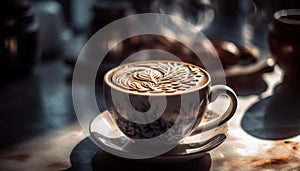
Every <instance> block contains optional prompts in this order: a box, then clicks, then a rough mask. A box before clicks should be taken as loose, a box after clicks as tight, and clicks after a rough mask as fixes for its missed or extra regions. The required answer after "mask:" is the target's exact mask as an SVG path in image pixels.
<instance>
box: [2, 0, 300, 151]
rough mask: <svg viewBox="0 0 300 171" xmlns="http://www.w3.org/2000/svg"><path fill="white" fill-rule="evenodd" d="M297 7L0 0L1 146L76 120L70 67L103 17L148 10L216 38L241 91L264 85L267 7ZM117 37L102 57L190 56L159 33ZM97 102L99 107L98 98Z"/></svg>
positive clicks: (271, 0) (229, 0)
mask: <svg viewBox="0 0 300 171" xmlns="http://www.w3.org/2000/svg"><path fill="white" fill-rule="evenodd" d="M299 7H300V1H299V0H226V1H225V0H52V1H50V0H47V1H46V0H31V1H29V0H1V2H0V76H1V79H0V113H1V115H0V117H1V119H0V134H1V135H2V137H3V138H1V140H0V148H4V147H5V146H8V145H11V144H14V143H18V142H20V141H24V140H26V139H29V138H30V137H34V136H35V135H39V134H43V133H45V132H53V131H57V130H59V129H60V128H63V127H65V126H66V125H68V124H70V123H73V122H76V115H75V112H74V109H73V104H72V96H71V82H70V81H71V79H72V70H73V67H74V65H75V63H76V59H77V56H78V54H79V52H80V50H81V48H82V47H83V45H84V43H85V42H86V41H87V40H88V39H89V38H90V37H91V36H92V35H93V34H94V33H95V32H96V31H98V30H99V29H101V28H102V27H104V26H105V25H107V24H109V23H110V22H113V21H115V20H117V19H119V18H122V17H125V16H128V15H134V14H139V13H148V12H155V13H164V14H170V15H175V16H179V17H182V18H184V19H186V20H187V21H189V22H191V23H192V24H194V25H196V26H197V27H198V28H199V30H201V31H203V32H204V33H205V35H206V36H207V37H208V38H209V39H210V40H211V42H212V43H213V45H214V46H215V48H216V51H217V53H218V55H219V57H220V59H221V61H222V64H223V67H224V68H225V70H226V79H227V83H228V84H229V85H230V86H231V87H232V88H233V89H234V90H235V91H236V92H237V93H238V95H241V96H248V95H253V94H260V93H262V92H263V91H264V90H266V87H267V85H266V84H265V82H264V81H263V80H262V77H261V75H262V74H263V73H265V72H272V70H273V67H274V62H273V63H272V62H270V60H269V58H270V57H271V55H270V53H269V49H268V44H267V32H268V25H269V24H270V22H271V21H272V15H273V13H274V12H275V11H276V10H278V9H283V8H299ZM122 44H123V45H122V46H121V45H119V46H120V47H121V50H120V47H119V50H116V51H114V50H112V52H110V53H109V54H108V55H107V56H106V58H105V59H106V62H107V63H108V64H107V65H109V64H111V63H115V64H117V63H118V62H120V61H121V60H122V59H123V58H124V57H126V56H129V55H130V54H133V53H135V52H137V51H140V50H142V49H149V48H157V49H161V50H165V51H168V52H171V53H173V54H175V55H177V56H180V57H182V59H183V60H185V57H186V58H188V59H187V61H189V62H193V58H192V57H189V55H190V54H191V52H190V50H189V49H187V48H186V47H183V46H181V45H180V43H179V42H174V41H170V40H169V39H166V38H165V37H163V36H152V37H147V36H138V37H133V38H130V39H128V40H126V41H124V42H123V43H122ZM115 48H116V49H118V47H115ZM104 67H105V66H104ZM105 69H106V70H107V69H109V68H105ZM105 69H104V70H105ZM253 82H256V84H255V85H253V84H249V83H253ZM99 105H100V108H101V109H104V108H105V105H104V104H103V102H101V99H100V102H99Z"/></svg>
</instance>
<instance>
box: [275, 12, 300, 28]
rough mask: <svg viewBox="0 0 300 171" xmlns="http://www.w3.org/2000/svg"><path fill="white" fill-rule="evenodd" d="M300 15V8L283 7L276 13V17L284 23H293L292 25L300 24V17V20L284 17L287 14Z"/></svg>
mask: <svg viewBox="0 0 300 171" xmlns="http://www.w3.org/2000/svg"><path fill="white" fill-rule="evenodd" d="M293 15H299V16H300V9H282V10H279V11H277V12H275V13H274V18H275V19H276V20H277V21H279V20H280V22H282V23H285V24H291V25H300V18H299V20H296V19H292V18H283V17H286V16H293Z"/></svg>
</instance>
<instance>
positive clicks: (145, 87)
mask: <svg viewBox="0 0 300 171" xmlns="http://www.w3.org/2000/svg"><path fill="white" fill-rule="evenodd" d="M207 80H208V79H207V75H205V73H204V72H203V71H202V70H201V69H200V68H199V67H197V66H194V65H190V64H186V63H183V62H176V61H145V62H138V63H131V64H126V65H123V66H120V67H118V68H117V69H116V70H115V71H114V72H113V73H112V76H111V81H112V83H113V84H114V85H116V86H118V87H120V88H122V89H125V90H129V91H135V92H139V93H143V92H145V93H146V92H147V93H174V92H180V91H186V90H188V89H193V88H196V87H199V86H201V85H204V84H205V83H206V82H207Z"/></svg>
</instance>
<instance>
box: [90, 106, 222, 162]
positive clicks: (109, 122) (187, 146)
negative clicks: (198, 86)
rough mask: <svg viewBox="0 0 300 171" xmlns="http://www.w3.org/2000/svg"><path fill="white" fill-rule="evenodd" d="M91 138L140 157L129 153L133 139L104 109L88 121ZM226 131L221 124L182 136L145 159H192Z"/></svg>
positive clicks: (210, 114)
mask: <svg viewBox="0 0 300 171" xmlns="http://www.w3.org/2000/svg"><path fill="white" fill-rule="evenodd" d="M217 116H218V115H217V114H215V113H213V112H206V114H205V117H204V118H206V119H205V121H209V120H211V119H214V118H216V117H217ZM90 134H91V138H92V140H93V141H94V142H95V143H96V144H97V145H98V146H100V147H101V148H102V149H103V150H105V151H107V152H110V153H112V154H115V155H118V156H130V158H143V156H139V154H132V153H131V152H130V148H131V147H134V146H135V144H134V141H133V140H132V139H130V138H128V137H126V136H125V135H124V134H123V133H122V132H121V131H120V130H119V128H118V126H117V125H116V123H115V121H114V120H113V119H112V118H111V116H110V114H109V112H108V111H104V112H102V113H100V114H99V115H97V116H96V117H95V118H94V119H93V120H92V122H91V123H90ZM227 135H228V126H227V124H223V125H221V126H219V127H218V128H216V129H212V130H211V131H206V132H202V133H201V134H196V135H193V136H190V137H186V138H185V139H183V140H182V141H181V142H180V143H179V144H178V145H177V146H176V147H174V148H173V149H171V150H170V151H168V152H167V153H165V154H162V155H160V156H156V157H153V158H150V159H147V161H150V162H152V161H153V162H177V161H187V160H191V159H195V158H198V157H201V156H203V155H205V154H206V153H207V152H209V151H210V150H212V149H214V148H216V147H218V146H219V145H220V144H222V143H223V142H224V141H225V139H226V137H227Z"/></svg>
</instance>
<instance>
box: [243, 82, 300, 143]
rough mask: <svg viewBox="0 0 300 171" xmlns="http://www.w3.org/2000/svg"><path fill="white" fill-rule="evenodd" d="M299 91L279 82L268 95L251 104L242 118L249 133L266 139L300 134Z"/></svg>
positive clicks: (244, 127)
mask: <svg viewBox="0 0 300 171" xmlns="http://www.w3.org/2000/svg"><path fill="white" fill-rule="evenodd" d="M299 97H300V91H299V90H297V88H291V87H286V85H285V84H281V85H279V86H277V87H276V88H275V91H274V94H273V95H272V96H270V97H267V98H264V99H261V100H259V101H258V102H257V103H255V104H254V105H252V106H251V107H250V108H249V109H248V110H247V111H246V113H245V115H244V117H243V119H242V128H243V129H244V130H245V131H246V132H247V133H249V134H250V135H252V136H254V137H257V138H261V139H268V140H276V139H286V138H291V137H294V136H297V135H300V115H299V111H300V99H299Z"/></svg>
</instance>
